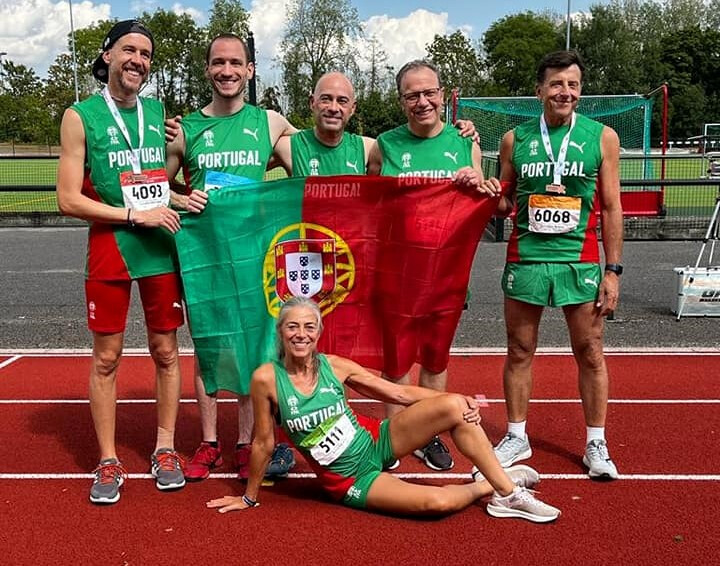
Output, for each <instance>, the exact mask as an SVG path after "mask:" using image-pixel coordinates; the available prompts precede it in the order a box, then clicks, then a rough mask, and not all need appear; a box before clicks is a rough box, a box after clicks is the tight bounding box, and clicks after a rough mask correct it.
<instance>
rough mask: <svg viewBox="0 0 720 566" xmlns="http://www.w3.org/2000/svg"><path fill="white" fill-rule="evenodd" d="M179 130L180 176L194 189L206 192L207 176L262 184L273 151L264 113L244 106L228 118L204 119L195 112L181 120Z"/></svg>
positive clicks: (253, 107)
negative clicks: (224, 175) (182, 149)
mask: <svg viewBox="0 0 720 566" xmlns="http://www.w3.org/2000/svg"><path fill="white" fill-rule="evenodd" d="M182 128H183V133H184V134H185V156H184V158H183V161H184V166H183V172H184V175H185V182H186V184H187V185H189V186H190V187H192V188H193V189H198V190H205V188H206V176H207V174H208V173H209V172H215V173H228V174H230V175H234V176H235V177H242V178H244V179H245V181H262V180H263V176H264V175H265V168H266V167H267V163H268V160H269V159H270V155H271V153H272V149H273V146H272V143H271V141H270V126H269V123H268V115H267V112H266V111H265V110H264V109H262V108H257V107H255V106H252V105H250V104H245V105H244V106H243V107H242V108H241V109H240V110H238V111H237V112H236V113H235V114H231V115H230V116H207V115H206V114H203V112H202V110H198V111H197V112H193V113H192V114H190V115H189V116H186V117H185V118H183V120H182ZM211 185H212V183H211Z"/></svg>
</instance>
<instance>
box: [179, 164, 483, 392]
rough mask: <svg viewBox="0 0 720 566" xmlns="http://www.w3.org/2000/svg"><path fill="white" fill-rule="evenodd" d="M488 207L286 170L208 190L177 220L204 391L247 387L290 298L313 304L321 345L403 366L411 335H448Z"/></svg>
mask: <svg viewBox="0 0 720 566" xmlns="http://www.w3.org/2000/svg"><path fill="white" fill-rule="evenodd" d="M496 206H497V200H496V199H489V198H487V197H484V196H481V195H479V194H477V193H476V192H475V191H464V190H460V189H458V188H457V187H456V186H455V185H454V184H453V183H452V182H451V181H450V180H425V179H419V178H395V177H366V176H338V177H308V178H289V179H281V180H278V181H271V182H265V183H252V184H245V185H242V186H235V187H224V188H222V189H220V190H213V191H210V192H209V200H208V205H207V207H206V209H205V210H204V211H203V212H202V214H198V215H195V214H187V215H185V216H184V217H183V221H182V230H180V232H178V233H177V234H176V243H177V248H178V256H179V259H180V266H181V273H182V279H183V284H184V286H185V297H186V301H187V308H188V317H189V321H190V330H191V334H192V338H193V342H194V344H195V352H196V354H197V357H198V360H199V363H200V369H201V371H202V375H203V379H204V381H205V387H206V390H207V392H208V393H213V392H215V391H216V390H218V389H224V390H228V391H233V392H235V393H240V394H247V393H248V392H249V384H250V376H251V374H252V372H253V370H254V369H255V368H257V367H258V366H259V365H260V364H262V363H264V362H267V361H269V360H270V359H273V358H275V357H276V353H275V352H276V344H275V322H276V318H277V315H278V313H279V310H280V307H281V305H282V302H283V301H284V300H287V299H288V298H290V297H291V296H293V295H303V296H306V297H312V298H313V300H315V301H316V302H317V303H318V305H319V306H320V309H321V311H322V313H323V322H324V325H325V330H324V332H323V336H322V338H321V342H320V345H319V348H320V350H321V351H323V352H325V353H331V354H338V355H341V356H345V357H348V358H351V359H353V360H355V361H356V362H358V363H360V364H361V365H364V366H366V367H369V368H373V369H377V370H383V369H388V368H393V370H392V373H396V374H397V375H398V376H400V375H402V374H404V373H405V372H407V371H408V370H409V369H410V367H409V366H410V365H411V364H412V362H413V361H414V360H415V359H416V357H417V352H413V351H407V349H408V348H415V349H417V346H416V344H417V343H418V340H416V339H415V338H417V337H416V336H409V334H412V333H423V332H435V333H437V331H438V330H437V329H438V328H441V329H442V331H443V332H449V333H451V334H450V339H451V337H452V335H454V332H455V328H456V326H457V321H458V320H459V317H460V314H461V311H462V307H463V304H464V300H465V295H466V291H467V285H468V280H469V277H470V268H471V266H472V260H473V256H474V254H475V250H476V248H477V244H478V242H479V240H480V237H481V235H482V233H483V230H484V229H485V225H486V224H487V222H488V220H489V219H490V217H491V216H492V214H493V212H494V211H495V208H496ZM408 321H409V322H408ZM425 321H427V324H425V323H424V322H425ZM438 321H443V323H442V324H438ZM410 322H411V323H410ZM398 329H403V330H402V332H398ZM398 334H402V335H398ZM391 358H392V359H391ZM398 360H404V361H398ZM407 360H410V361H409V362H407ZM398 364H400V366H402V367H400V366H398ZM405 366H407V367H405ZM391 375H392V374H391Z"/></svg>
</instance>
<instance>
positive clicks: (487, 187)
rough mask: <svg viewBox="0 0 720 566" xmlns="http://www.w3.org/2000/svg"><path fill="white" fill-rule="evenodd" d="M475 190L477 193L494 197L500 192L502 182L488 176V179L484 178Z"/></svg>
mask: <svg viewBox="0 0 720 566" xmlns="http://www.w3.org/2000/svg"><path fill="white" fill-rule="evenodd" d="M477 190H478V192H479V193H483V194H486V195H489V196H491V197H496V196H499V195H500V194H502V184H501V183H500V181H499V180H498V179H496V178H495V177H490V178H489V179H485V180H484V181H483V182H482V183H481V184H480V186H479V187H478V189H477Z"/></svg>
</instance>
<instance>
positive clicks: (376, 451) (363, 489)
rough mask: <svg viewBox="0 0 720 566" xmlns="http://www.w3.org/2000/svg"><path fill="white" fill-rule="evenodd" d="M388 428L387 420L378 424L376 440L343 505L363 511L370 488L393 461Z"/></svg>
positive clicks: (344, 498) (393, 456)
mask: <svg viewBox="0 0 720 566" xmlns="http://www.w3.org/2000/svg"><path fill="white" fill-rule="evenodd" d="M389 427H390V421H389V420H388V419H385V420H384V421H382V422H381V423H380V430H379V431H378V436H377V440H376V441H375V442H374V443H373V445H372V447H371V448H370V450H368V453H367V455H366V458H365V459H364V460H363V463H362V464H361V465H360V468H359V469H358V471H357V475H356V476H355V481H354V482H353V484H352V487H350V489H348V490H347V493H346V494H345V497H343V500H342V502H343V505H347V506H348V507H355V508H356V509H365V506H366V501H367V494H368V491H369V490H370V486H371V485H372V484H373V482H374V481H375V480H376V479H377V477H378V476H379V475H380V474H381V473H382V471H383V469H384V468H385V466H387V465H389V464H391V463H392V462H394V461H395V455H394V454H393V450H392V443H391V442H390V430H389Z"/></svg>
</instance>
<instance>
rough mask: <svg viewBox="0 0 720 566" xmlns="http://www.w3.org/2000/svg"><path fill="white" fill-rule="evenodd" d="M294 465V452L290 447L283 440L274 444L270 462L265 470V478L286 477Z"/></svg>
mask: <svg viewBox="0 0 720 566" xmlns="http://www.w3.org/2000/svg"><path fill="white" fill-rule="evenodd" d="M294 466H295V454H294V453H293V450H292V448H290V446H289V445H287V444H285V443H284V442H280V443H279V444H277V445H276V446H275V449H274V450H273V453H272V458H270V463H269V464H268V467H267V469H266V470H265V477H266V478H286V477H287V475H288V473H289V472H290V470H291V469H292V468H293V467H294Z"/></svg>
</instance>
